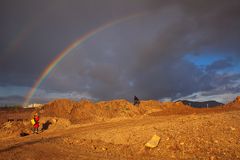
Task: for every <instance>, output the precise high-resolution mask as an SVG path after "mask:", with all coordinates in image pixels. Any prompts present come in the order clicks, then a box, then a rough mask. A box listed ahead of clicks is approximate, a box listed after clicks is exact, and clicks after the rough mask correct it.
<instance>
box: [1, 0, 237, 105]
mask: <svg viewBox="0 0 240 160" xmlns="http://www.w3.org/2000/svg"><path fill="white" fill-rule="evenodd" d="M239 8H240V1H239V0H221V1H219V0H211V1H209V0H195V1H192V0H181V1H180V0H101V1H97V0H41V1H31V0H21V1H18V0H1V1H0V23H1V25H0V35H1V37H0V104H23V103H24V102H26V101H27V102H28V103H46V102H48V101H51V100H53V99H56V98H69V99H73V100H80V99H82V98H87V99H91V100H94V101H100V100H112V99H127V100H130V101H132V99H133V97H134V95H136V96H137V97H139V99H146V100H147V99H154V100H160V101H176V100H180V99H186V100H193V101H206V100H216V101H219V102H222V103H227V102H229V101H232V100H233V99H234V98H235V97H236V96H238V95H240V63H239V60H240V45H239V44H240V29H239V28H240V21H239V17H240V10H239Z"/></svg>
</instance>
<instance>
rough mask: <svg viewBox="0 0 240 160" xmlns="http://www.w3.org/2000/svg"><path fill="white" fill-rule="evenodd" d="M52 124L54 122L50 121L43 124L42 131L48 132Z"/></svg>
mask: <svg viewBox="0 0 240 160" xmlns="http://www.w3.org/2000/svg"><path fill="white" fill-rule="evenodd" d="M51 124H52V122H50V121H49V120H47V122H45V123H43V124H42V131H44V130H47V129H48V128H49V126H50V125H51Z"/></svg>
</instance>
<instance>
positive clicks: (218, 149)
mask: <svg viewBox="0 0 240 160" xmlns="http://www.w3.org/2000/svg"><path fill="white" fill-rule="evenodd" d="M35 112H38V113H39V114H40V120H41V121H40V122H41V128H43V131H42V132H40V133H39V134H32V132H31V125H30V122H29V121H30V118H31V116H32V115H33V114H34V113H35ZM1 113H3V112H1ZM13 114H15V119H16V120H14V121H10V122H5V121H7V119H6V118H8V117H9V115H10V113H9V114H8V113H7V112H4V116H2V114H1V119H2V123H1V127H0V159H24V160H27V159H28V160H33V159H44V160H50V159H93V160H94V159H111V160H112V159H153V160H155V159H156V160H159V159H164V160H166V159H210V160H215V159H226V160H229V159H240V126H239V124H240V97H237V98H236V99H235V100H234V101H233V102H230V103H228V104H226V105H223V106H219V107H214V108H192V107H190V106H187V105H184V104H183V103H181V102H159V101H153V100H149V101H141V103H140V105H139V106H134V105H132V103H130V102H128V101H126V100H112V101H102V102H97V103H93V102H91V101H88V100H82V101H80V102H76V101H71V100H67V99H60V100H55V101H52V102H49V103H48V104H46V105H44V106H43V107H42V108H41V109H37V110H34V111H31V112H29V111H28V112H27V111H26V112H24V111H21V112H19V113H18V112H11V115H13ZM23 115H25V117H28V120H26V119H25V118H22V119H21V118H19V117H22V116H23ZM4 118H5V119H4ZM17 119H18V120H17ZM23 133H24V134H23ZM154 135H157V136H158V137H160V140H159V142H158V143H157V146H156V147H154V148H149V147H146V146H145V144H146V143H147V142H148V141H149V140H150V139H151V138H152V137H153V136H154Z"/></svg>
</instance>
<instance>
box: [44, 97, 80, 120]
mask: <svg viewBox="0 0 240 160" xmlns="http://www.w3.org/2000/svg"><path fill="white" fill-rule="evenodd" d="M76 105H77V102H75V101H72V100H69V99H57V100H54V101H52V102H49V103H48V104H46V105H44V106H43V107H42V110H41V112H42V115H44V116H50V117H61V118H70V113H71V111H72V109H73V107H74V106H76Z"/></svg>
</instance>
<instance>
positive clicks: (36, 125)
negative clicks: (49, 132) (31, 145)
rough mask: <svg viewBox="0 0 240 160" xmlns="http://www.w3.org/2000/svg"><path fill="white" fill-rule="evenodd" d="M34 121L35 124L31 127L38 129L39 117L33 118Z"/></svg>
mask: <svg viewBox="0 0 240 160" xmlns="http://www.w3.org/2000/svg"><path fill="white" fill-rule="evenodd" d="M34 121H35V124H34V125H33V127H34V128H38V127H39V116H35V117H34Z"/></svg>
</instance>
